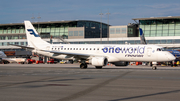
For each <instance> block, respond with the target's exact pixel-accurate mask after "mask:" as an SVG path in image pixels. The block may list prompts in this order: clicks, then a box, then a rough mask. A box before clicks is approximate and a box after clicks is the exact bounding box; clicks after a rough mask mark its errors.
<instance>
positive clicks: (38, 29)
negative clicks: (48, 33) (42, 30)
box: [37, 14, 41, 32]
mask: <svg viewBox="0 0 180 101" xmlns="http://www.w3.org/2000/svg"><path fill="white" fill-rule="evenodd" d="M38 15H39V14H38ZM37 19H38V32H39V19H41V17H40V16H38V17H37Z"/></svg>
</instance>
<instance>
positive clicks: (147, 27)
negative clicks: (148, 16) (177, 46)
mask: <svg viewBox="0 0 180 101" xmlns="http://www.w3.org/2000/svg"><path fill="white" fill-rule="evenodd" d="M139 23H140V26H139V27H140V28H142V30H143V33H144V35H145V37H160V36H180V19H156V20H139Z"/></svg>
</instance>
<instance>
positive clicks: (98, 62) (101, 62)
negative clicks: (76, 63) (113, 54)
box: [89, 57, 108, 66]
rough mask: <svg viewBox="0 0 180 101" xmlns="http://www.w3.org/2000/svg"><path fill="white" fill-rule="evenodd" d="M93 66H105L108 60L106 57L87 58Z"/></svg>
mask: <svg viewBox="0 0 180 101" xmlns="http://www.w3.org/2000/svg"><path fill="white" fill-rule="evenodd" d="M89 63H91V64H92V65H93V66H106V65H107V64H108V60H107V58H106V57H93V58H92V59H91V60H89Z"/></svg>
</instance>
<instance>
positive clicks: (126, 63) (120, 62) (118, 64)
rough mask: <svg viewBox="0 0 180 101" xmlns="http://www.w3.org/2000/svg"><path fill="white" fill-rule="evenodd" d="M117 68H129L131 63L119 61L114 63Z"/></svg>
mask: <svg viewBox="0 0 180 101" xmlns="http://www.w3.org/2000/svg"><path fill="white" fill-rule="evenodd" d="M112 64H114V65H115V66H128V64H129V62H126V61H119V62H112Z"/></svg>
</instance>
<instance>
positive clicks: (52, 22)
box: [0, 20, 108, 26]
mask: <svg viewBox="0 0 180 101" xmlns="http://www.w3.org/2000/svg"><path fill="white" fill-rule="evenodd" d="M76 21H90V22H97V23H101V22H98V21H91V20H72V21H47V22H31V23H32V24H55V23H70V22H76ZM102 24H106V23H102ZM15 25H24V23H10V24H0V26H15ZM106 25H108V24H106Z"/></svg>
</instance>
